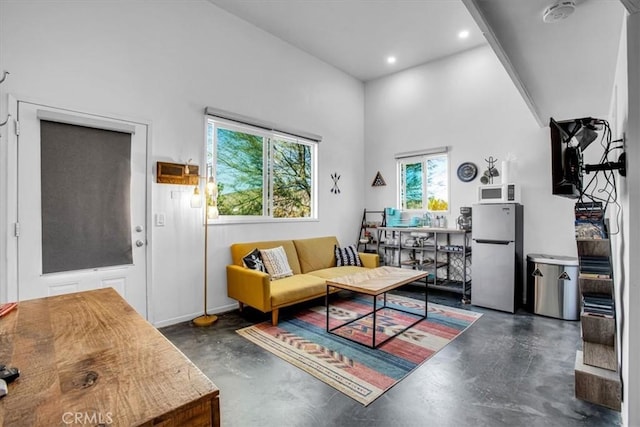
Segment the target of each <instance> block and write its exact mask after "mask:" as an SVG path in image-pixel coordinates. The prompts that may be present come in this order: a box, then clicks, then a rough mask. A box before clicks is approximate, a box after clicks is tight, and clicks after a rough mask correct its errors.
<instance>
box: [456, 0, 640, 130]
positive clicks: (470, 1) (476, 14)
mask: <svg viewBox="0 0 640 427" xmlns="http://www.w3.org/2000/svg"><path fill="white" fill-rule="evenodd" d="M621 1H623V2H635V3H638V2H640V0H621ZM462 3H464V5H465V6H466V7H467V10H468V11H469V13H470V14H471V17H472V18H473V19H474V21H475V22H476V24H477V25H478V27H479V28H480V31H482V33H483V34H484V37H485V38H486V39H487V42H488V43H489V46H491V48H492V49H493V52H494V53H495V54H496V56H497V57H498V60H499V61H500V62H501V63H502V66H503V67H504V68H505V70H506V71H507V74H509V77H511V80H512V81H513V84H514V85H515V86H516V88H517V89H518V91H519V92H520V95H521V96H522V99H524V102H525V103H526V104H527V107H529V110H530V111H531V114H533V117H534V118H535V119H536V122H538V125H540V127H545V126H548V123H547V121H546V120H544V121H543V120H542V119H541V117H540V113H539V112H538V108H537V107H536V104H535V102H533V98H532V97H531V94H529V91H527V88H526V86H525V85H524V82H523V81H522V79H521V78H520V75H519V74H518V72H517V71H516V69H515V67H514V66H513V64H512V63H511V60H510V59H509V57H508V56H507V53H506V52H505V50H504V49H503V48H502V45H501V44H500V42H499V41H498V38H497V37H496V35H495V34H494V33H493V30H492V29H491V26H490V25H489V22H488V21H487V19H486V17H485V16H484V13H482V9H481V8H480V6H479V5H478V0H462Z"/></svg>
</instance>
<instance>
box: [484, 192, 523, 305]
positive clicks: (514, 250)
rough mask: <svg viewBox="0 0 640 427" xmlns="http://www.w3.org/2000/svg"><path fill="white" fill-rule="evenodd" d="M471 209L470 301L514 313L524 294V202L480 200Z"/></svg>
mask: <svg viewBox="0 0 640 427" xmlns="http://www.w3.org/2000/svg"><path fill="white" fill-rule="evenodd" d="M472 212H473V217H472V220H471V222H472V224H473V240H472V244H471V254H472V257H473V258H472V259H473V281H472V282H471V304H473V305H477V306H479V307H487V308H492V309H495V310H501V311H507V312H509V313H515V312H516V310H517V308H518V307H519V306H520V305H521V304H522V297H523V295H524V294H523V281H522V275H523V267H522V265H523V258H522V256H523V253H522V218H523V208H522V205H520V204H518V203H500V204H497V203H496V204H477V205H473V210H472Z"/></svg>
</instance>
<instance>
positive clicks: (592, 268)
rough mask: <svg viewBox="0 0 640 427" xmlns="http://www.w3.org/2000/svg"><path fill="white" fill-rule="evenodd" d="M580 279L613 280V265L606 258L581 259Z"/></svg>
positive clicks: (589, 257)
mask: <svg viewBox="0 0 640 427" xmlns="http://www.w3.org/2000/svg"><path fill="white" fill-rule="evenodd" d="M580 277H582V278H585V279H611V263H610V262H609V257H606V256H587V255H582V256H581V257H580Z"/></svg>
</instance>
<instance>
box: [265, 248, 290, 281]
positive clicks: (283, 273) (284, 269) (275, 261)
mask: <svg viewBox="0 0 640 427" xmlns="http://www.w3.org/2000/svg"><path fill="white" fill-rule="evenodd" d="M260 256H261V257H262V262H264V266H265V268H266V269H267V273H269V276H271V280H275V279H281V278H283V277H289V276H293V271H291V267H290V266H289V261H288V260H287V254H286V252H285V251H284V248H283V247H282V246H278V247H277V248H273V249H260Z"/></svg>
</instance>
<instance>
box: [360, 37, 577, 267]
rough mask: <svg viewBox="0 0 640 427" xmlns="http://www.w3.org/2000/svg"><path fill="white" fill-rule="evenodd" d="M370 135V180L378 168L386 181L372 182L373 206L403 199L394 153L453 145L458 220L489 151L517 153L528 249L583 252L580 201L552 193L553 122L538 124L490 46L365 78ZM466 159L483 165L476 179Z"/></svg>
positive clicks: (507, 154)
mask: <svg viewBox="0 0 640 427" xmlns="http://www.w3.org/2000/svg"><path fill="white" fill-rule="evenodd" d="M365 140H366V152H365V159H366V162H365V182H369V183H370V182H372V181H373V177H374V176H375V173H376V171H378V170H379V171H380V172H381V173H382V176H383V177H384V178H385V181H386V182H387V186H386V187H370V188H369V189H368V190H367V193H366V204H367V206H368V207H370V208H381V207H385V206H395V205H396V181H397V179H396V166H395V161H394V153H399V152H405V151H414V150H419V149H424V148H429V147H440V146H445V145H446V146H450V147H451V152H450V153H451V154H450V156H451V157H450V161H451V162H450V166H451V203H450V205H451V212H450V214H449V216H448V219H449V222H448V223H449V224H450V225H453V224H455V219H456V218H457V217H458V215H459V212H460V207H461V206H471V205H472V204H473V203H476V197H477V195H476V191H477V187H478V186H479V185H480V179H479V177H480V175H481V174H482V173H483V172H484V170H486V168H487V163H486V162H485V160H484V159H487V158H489V156H493V157H494V158H498V159H499V160H504V159H505V158H507V157H514V158H515V159H517V162H516V166H517V167H516V168H515V170H513V169H514V168H512V172H513V173H510V175H511V176H513V179H511V181H515V182H517V183H518V184H520V185H521V188H522V204H523V205H524V217H525V218H524V253H525V256H526V254H528V253H546V254H553V255H569V256H576V245H575V238H574V234H573V205H574V201H573V200H569V199H565V198H562V197H557V196H553V195H552V194H551V148H550V139H549V128H548V127H546V128H543V129H541V128H540V127H539V126H538V125H537V123H536V122H535V120H534V119H533V117H532V116H531V113H530V112H529V110H528V109H527V106H526V105H525V103H524V101H523V100H522V98H521V96H520V94H519V93H518V91H517V90H516V88H515V87H514V85H513V83H512V82H511V80H510V79H509V77H508V75H507V73H506V72H505V71H504V69H503V67H502V65H501V64H500V62H499V61H498V60H497V59H496V57H495V54H494V53H493V52H492V50H491V49H490V48H489V47H488V46H483V47H479V48H476V49H472V50H469V51H467V52H464V53H462V54H459V55H455V56H452V57H448V58H445V59H442V60H440V61H437V62H432V63H429V64H426V65H423V66H419V67H415V68H412V69H409V70H406V71H403V72H400V73H397V74H395V75H392V76H390V77H386V78H382V79H378V80H374V81H371V82H368V83H366V85H365ZM463 162H473V163H475V164H476V165H477V166H478V169H479V174H478V178H476V179H475V180H474V181H472V182H470V183H463V182H461V181H460V180H458V178H457V176H456V170H457V168H458V166H459V165H460V164H461V163H463ZM497 166H498V167H499V166H500V162H498V164H497ZM494 182H500V180H499V179H496V181H494Z"/></svg>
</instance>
